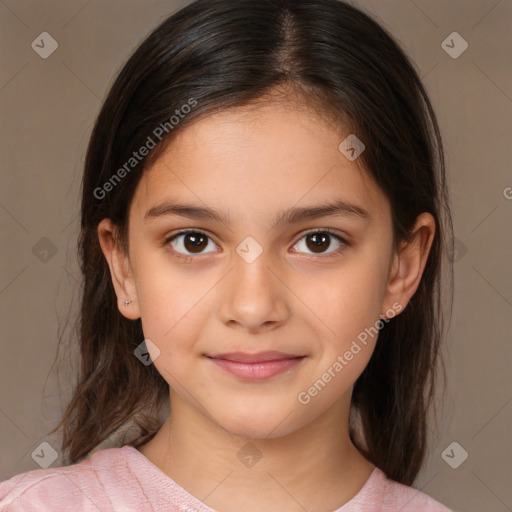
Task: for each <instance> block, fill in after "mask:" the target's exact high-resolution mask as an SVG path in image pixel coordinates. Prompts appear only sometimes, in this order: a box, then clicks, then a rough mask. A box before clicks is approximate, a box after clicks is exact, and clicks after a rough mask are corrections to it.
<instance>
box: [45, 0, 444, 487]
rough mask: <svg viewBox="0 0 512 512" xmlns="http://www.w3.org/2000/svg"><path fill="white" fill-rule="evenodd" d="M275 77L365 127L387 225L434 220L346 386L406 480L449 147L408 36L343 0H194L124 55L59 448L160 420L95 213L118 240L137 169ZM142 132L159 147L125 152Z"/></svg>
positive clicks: (428, 347)
mask: <svg viewBox="0 0 512 512" xmlns="http://www.w3.org/2000/svg"><path fill="white" fill-rule="evenodd" d="M281 86H290V87H292V88H293V90H294V91H296V92H297V94H299V95H301V97H302V98H303V99H304V100H306V101H307V102H308V104H309V105H311V106H313V107H314V108H316V109H317V111H318V112H324V113H325V114H326V115H328V116H330V119H335V120H336V121H337V123H338V124H339V126H343V127H349V128H350V130H351V132H353V133H356V134H357V136H358V138H360V139H361V140H362V141H364V144H365V146H366V149H365V151H364V152H363V153H362V155H361V156H360V161H361V163H362V164H363V165H364V168H365V169H366V171H367V172H368V173H369V174H370V175H371V176H372V178H373V179H374V180H375V182H376V183H377V184H378V186H380V188H381V189H382V190H383V192H384V193H385V194H386V195H387V197H388V198H389V200H390V203H391V206H392V217H393V226H394V236H395V239H396V240H408V237H409V236H410V231H411V229H412V226H413V224H414V221H415V219H416V217H417V216H418V215H419V214H420V213H422V212H429V213H431V214H432V215H433V217H434V218H435V220H436V234H435V238H434V242H433V245H432V248H431V251H430V254H429V257H428V261H427V264H426V268H425V271H424V274H423V277H422V279H421V283H420V285H419V288H418V290H417V291H416V293H415V295H414V296H413V297H412V299H411V300H410V302H409V304H408V306H407V307H406V308H405V310H404V311H403V312H402V313H401V314H399V315H398V316H396V317H394V318H393V319H392V320H390V321H389V322H388V323H387V324H386V325H385V327H383V328H382V329H381V331H380V334H379V341H378V343H377V346H376V349H375V351H374V353H373V355H372V358H371V360H370V362H369V363H368V365H367V367H366V368H365V370H364V371H363V373H362V374H361V376H360V377H359V378H358V380H357V381H356V383H355V386H354V389H353V403H352V407H353V411H356V412H357V414H358V417H359V418H360V422H361V426H362V431H363V435H364V443H362V442H361V441H360V440H358V439H357V436H356V435H355V432H354V431H353V429H351V433H350V435H351V439H352V440H353V442H354V444H356V446H357V447H358V448H359V449H360V451H361V452H362V453H363V454H364V455H365V457H366V458H367V459H368V460H370V461H371V462H372V463H374V464H375V465H376V466H377V467H379V468H380V469H381V470H382V471H384V472H385V473H386V474H387V475H388V476H389V477H390V478H392V479H394V480H396V481H398V482H401V483H404V484H408V485H409V484H411V483H412V482H413V481H414V479H415V477H416V475H417V473H418V471H419V469H420V467H421V464H422V461H423V459H424V457H425V453H426V446H427V425H428V416H429V415H428V413H429V410H430V406H431V405H432V402H433V397H434V396H435V386H434V384H435V382H436V381H437V379H436V375H438V374H439V368H440V367H442V369H443V376H444V366H443V365H442V364H439V363H440V362H441V363H442V361H441V360H440V357H439V356H440V342H441V339H442V334H443V330H444V329H443V324H445V322H443V316H444V317H445V318H446V316H445V315H444V313H443V308H442V307H441V306H442V304H441V297H442V293H441V273H443V276H444V267H443V261H444V258H443V254H444V255H445V256H446V263H447V266H446V269H447V270H448V276H449V277H450V286H449V289H448V291H449V292H451V290H452V288H453V273H452V249H451V244H452V239H453V233H452V231H453V229H452V221H451V215H450V207H449V201H448V193H447V185H446V181H445V165H444V157H443V148H442V142H441V136H440V132H439V128H438V124H437V121H436V117H435V114H434V112H433V109H432V106H431V103H430V101H429V98H428V96H427V94H426V91H425V89H424V87H423V85H422V83H421V81H420V78H419V77H418V74H417V72H416V71H415V69H414V67H413V66H412V64H411V63H410V61H409V60H408V58H407V57H406V56H405V54H404V52H403V50H401V49H400V47H399V46H398V44H397V43H396V42H395V41H394V40H393V39H392V38H391V37H390V35H389V34H388V33H387V32H386V31H385V30H384V29H383V28H382V27H381V26H380V25H379V24H378V23H376V22H375V21H373V20H372V19H371V18H370V17H369V16H368V15H366V14H364V13H363V12H362V11H360V10H358V9H356V8H355V7H353V6H351V5H349V4H346V3H344V2H341V1H337V0H237V1H236V2H233V1H232V0H198V1H195V2H193V3H191V4H189V5H187V6H186V7H184V8H183V9H181V10H179V11H177V12H176V13H174V14H173V15H172V16H170V17H168V18H167V19H166V20H165V21H164V22H163V23H161V24H160V25H159V26H158V27H157V28H156V29H155V30H154V31H153V32H152V33H151V34H150V35H149V36H148V37H147V38H146V39H145V40H144V41H143V42H142V43H141V44H140V46H139V47H138V48H137V49H136V50H135V52H134V53H133V54H132V56H131V57H130V58H129V59H128V61H127V62H126V63H125V65H124V66H123V68H122V69H121V71H120V73H119V75H118V77H117V79H116V80H115V82H114V83H113V85H112V87H111V89H110V91H109V93H108V95H107V97H106V99H105V101H104V104H103V106H102V108H101V110H100V113H99V115H98V118H97V120H96V124H95V126H94V129H93V132H92V135H91V139H90V143H89V146H88V150H87V156H86V162H85V170H84V175H83V195H82V203H81V232H80V237H79V243H78V248H79V257H80V261H81V271H82V274H83V282H82V290H81V311H80V315H79V322H78V332H79V348H80V355H81V358H80V372H79V376H78V380H77V383H76V387H75V388H74V392H73V395H72V398H71V400H70V403H69V404H68V406H67V409H66V410H65V412H64V414H63V416H62V418H61V420H60V422H59V424H58V425H57V427H56V428H55V429H54V430H53V431H52V432H55V431H56V430H57V429H59V428H61V427H62V429H63V444H62V449H63V451H64V452H66V451H67V452H69V453H68V457H67V458H66V461H67V462H69V463H76V462H77V461H79V460H80V459H82V458H84V457H85V456H87V454H88V453H89V452H91V450H92V449H93V448H94V447H96V446H97V445H98V444H99V443H101V442H102V441H104V440H105V439H106V438H107V437H108V436H109V435H111V434H112V433H113V432H114V431H115V430H116V429H118V428H119V427H121V426H122V425H124V424H126V422H128V421H129V420H130V419H133V418H134V417H135V418H137V425H138V427H139V432H138V434H137V436H136V437H135V438H134V439H132V440H131V442H130V444H132V445H133V446H137V445H139V444H142V443H144V442H146V441H148V440H149V439H151V437H152V436H154V435H155V433H156V431H157V430H158V428H159V426H160V424H159V422H158V420H157V419H156V411H159V410H160V408H161V406H162V404H164V403H165V402H167V401H168V399H169V386H168V384H167V382H166V381H165V380H164V379H163V378H162V376H161V375H160V374H159V373H158V371H157V370H156V369H155V367H154V365H149V366H146V365H143V364H141V362H140V361H139V360H138V359H137V358H136V357H135V356H134V349H135V348H136V347H137V346H138V345H139V344H140V343H141V342H142V340H143V339H144V335H143V332H142V328H141V322H140V320H137V321H131V320H128V319H126V318H125V317H123V316H122V315H121V314H120V312H119V311H118V308H117V300H116V295H115V293H114V288H113V285H112V282H111V277H110V273H109V269H108V266H107V263H106V261H105V258H104V256H103V254H102V252H101V249H100V245H99V241H98V234H97V227H98V223H99V222H100V221H101V220H102V219H104V218H110V219H112V221H113V222H114V223H115V224H116V225H117V226H118V228H119V231H120V240H119V241H120V243H123V242H125V241H126V227H127V212H128V208H129V205H130V202H131V200H132V197H133V194H134V191H135V189H136V187H137V184H138V182H139V180H140V178H141V176H142V173H143V170H144V169H145V168H147V167H148V166H149V165H150V164H151V163H152V162H153V161H154V160H155V159H156V158H157V157H158V155H159V154H161V151H162V149H163V148H164V147H165V145H166V144H167V143H168V142H169V141H170V140H172V138H173V137H174V135H175V134H176V133H177V132H178V131H179V130H181V129H182V128H184V127H185V126H187V125H189V124H190V123H192V122H193V121H194V120H197V119H199V118H200V117H201V116H204V115H206V114H209V113H213V112H215V111H219V110H223V109H226V108H234V107H237V106H243V105H247V104H250V103H251V102H254V101H255V100H258V99H261V98H264V97H265V95H266V94H268V93H269V92H271V91H274V90H277V89H279V88H280V87H281ZM185 106H186V107H185ZM158 127H159V128H158ZM157 135H158V136H157ZM150 139H151V141H152V142H153V143H155V145H156V147H155V148H154V149H151V150H150V151H149V154H148V155H147V156H144V157H143V158H139V159H138V161H137V162H135V161H134V160H131V159H132V158H133V153H134V151H136V152H137V151H138V150H139V149H140V148H141V147H143V146H144V145H146V146H148V145H149V144H150V143H149V140H150ZM139 156H140V155H139ZM128 162H130V163H129V164H128ZM121 169H124V171H125V172H122V171H121ZM116 176H117V177H116ZM107 183H109V185H107ZM442 267H443V272H441V270H442ZM450 297H452V295H451V294H450ZM448 303H449V305H450V308H451V298H450V299H449V301H448Z"/></svg>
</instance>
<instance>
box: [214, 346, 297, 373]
mask: <svg viewBox="0 0 512 512" xmlns="http://www.w3.org/2000/svg"><path fill="white" fill-rule="evenodd" d="M208 357H209V359H211V361H212V362H213V363H214V364H215V366H217V367H218V368H220V369H221V370H223V371H224V372H227V373H230V374H232V375H234V376H235V377H238V378H239V379H243V380H263V379H268V378H270V377H274V376H275V375H279V374H282V373H284V372H287V371H290V370H292V369H294V368H295V367H296V366H297V365H298V364H299V363H300V362H301V361H302V360H303V359H304V358H305V356H297V355H294V354H286V353H284V352H275V351H270V352H258V353H256V354H250V353H247V352H230V353H225V354H217V355H215V356H208Z"/></svg>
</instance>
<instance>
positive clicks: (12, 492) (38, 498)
mask: <svg viewBox="0 0 512 512" xmlns="http://www.w3.org/2000/svg"><path fill="white" fill-rule="evenodd" d="M135 479H136V477H135V475H133V474H132V473H131V471H130V469H129V467H128V465H127V464H126V461H125V457H124V447H123V448H109V449H106V450H101V451H98V452H96V453H94V455H92V457H90V458H89V459H86V460H83V461H82V462H79V463H77V464H72V465H70V466H63V467H58V468H48V469H37V470H32V471H27V472H25V473H21V474H19V475H15V476H13V477H12V478H10V479H8V480H5V481H4V482H0V511H1V512H11V511H21V510H30V511H34V512H37V511H43V510H44V511H46V510H48V509H49V508H51V510H52V511H54V512H59V511H65V510H75V511H84V512H85V511H87V512H89V511H93V510H94V511H95V512H97V511H98V510H101V511H102V512H110V511H114V510H115V509H116V508H117V507H120V506H122V505H123V504H126V505H128V504H129V505H131V506H133V504H134V500H135V501H137V499H138V496H137V493H136V486H135V485H134V480H135ZM117 509H118V510H119V508H117Z"/></svg>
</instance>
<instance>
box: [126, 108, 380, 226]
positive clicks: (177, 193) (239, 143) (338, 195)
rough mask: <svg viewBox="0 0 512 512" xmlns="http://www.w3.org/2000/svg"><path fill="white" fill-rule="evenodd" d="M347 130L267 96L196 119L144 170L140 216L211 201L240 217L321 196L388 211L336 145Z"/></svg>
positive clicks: (375, 211) (373, 187)
mask: <svg viewBox="0 0 512 512" xmlns="http://www.w3.org/2000/svg"><path fill="white" fill-rule="evenodd" d="M348 135H349V132H348V131H347V130H346V129H344V127H343V126H336V125H334V124H333V123H331V122H328V121H327V120H326V119H325V118H324V117H323V116H321V115H319V114H318V113H317V112H315V111H314V110H312V109H311V108H307V107H305V106H304V105H303V104H301V103H297V102H294V101H267V102H265V103H260V104H258V105H252V106H250V107H238V108H233V109H229V110H226V111H221V112H216V113H213V114H210V115H208V116H205V117H203V118H200V119H199V120H197V121H194V122H193V123H192V124H190V125H188V126H187V127H185V128H183V129H182V130H181V131H179V132H178V133H177V134H176V137H175V138H174V140H173V141H172V142H171V143H170V144H169V145H168V147H167V148H166V150H165V151H164V152H163V153H162V154H161V155H160V156H159V158H158V159H157V160H156V161H155V162H154V163H153V165H152V166H151V167H150V168H149V169H147V170H146V171H145V173H144V176H143V178H142V179H141V182H140V184H139V186H138V188H137V191H136V193H135V197H134V200H133V202H132V208H133V209H134V210H135V212H137V216H140V215H144V212H145V211H147V209H148V208H149V207H151V206H154V204H156V203H158V202H163V201H168V200H170V199H173V200H179V201H181V202H183V201H186V202H189V203H190V202H193V203H195V204H203V205H204V204H207V205H209V206H212V207H215V208H218V209H222V210H224V211H226V212H227V213H229V212H231V216H233V217H235V218H237V217H238V218H240V217H246V218H247V219H249V218H251V216H253V215H254V214H258V212H259V213H261V214H263V213H265V212H268V214H269V215H270V214H271V212H272V211H275V210H278V209H282V208H283V207H290V206H294V205H300V204H311V203H315V202H320V201H324V202H325V201H331V200H332V201H334V200H339V199H341V200H345V201H347V202H351V203H358V204H360V205H361V206H362V207H363V208H364V209H366V210H368V211H369V212H370V213H371V215H372V217H373V216H376V217H378V216H379V215H386V214H387V213H388V209H389V205H388V204H387V198H386V197H385V196H384V194H383V193H382V192H381V191H380V189H379V188H378V186H377V185H376V184H375V183H374V181H373V179H371V178H370V176H369V175H368V173H367V172H366V171H365V170H364V169H363V168H362V167H361V166H360V165H359V163H358V161H357V160H356V161H349V160H348V159H347V158H346V156H345V155H344V154H343V153H342V152H341V151H340V150H339V145H340V143H341V142H342V141H343V140H344V138H346V137H347V136H348Z"/></svg>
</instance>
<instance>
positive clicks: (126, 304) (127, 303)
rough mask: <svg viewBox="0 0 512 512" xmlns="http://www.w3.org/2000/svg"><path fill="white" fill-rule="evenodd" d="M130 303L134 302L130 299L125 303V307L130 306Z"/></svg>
mask: <svg viewBox="0 0 512 512" xmlns="http://www.w3.org/2000/svg"><path fill="white" fill-rule="evenodd" d="M130 302H132V301H131V300H130V299H127V300H125V301H124V305H125V306H128V305H129V304H130Z"/></svg>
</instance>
